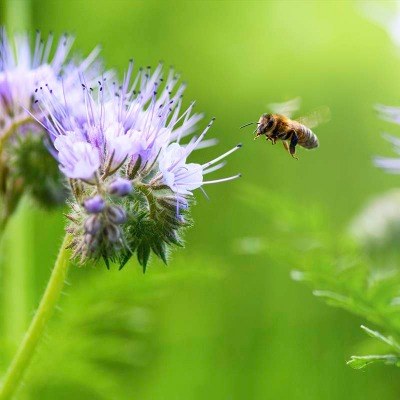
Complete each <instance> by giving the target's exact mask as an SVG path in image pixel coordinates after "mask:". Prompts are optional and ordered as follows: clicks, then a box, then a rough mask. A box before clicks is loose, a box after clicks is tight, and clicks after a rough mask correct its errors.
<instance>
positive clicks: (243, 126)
mask: <svg viewBox="0 0 400 400" xmlns="http://www.w3.org/2000/svg"><path fill="white" fill-rule="evenodd" d="M253 124H260V123H259V122H249V123H248V124H245V125H242V126H241V127H240V129H242V128H245V127H246V126H249V125H253Z"/></svg>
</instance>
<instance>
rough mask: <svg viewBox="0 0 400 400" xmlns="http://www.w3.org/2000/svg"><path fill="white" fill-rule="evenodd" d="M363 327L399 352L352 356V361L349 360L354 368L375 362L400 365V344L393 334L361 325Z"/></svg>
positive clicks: (375, 337)
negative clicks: (385, 333)
mask: <svg viewBox="0 0 400 400" xmlns="http://www.w3.org/2000/svg"><path fill="white" fill-rule="evenodd" d="M361 328H362V329H363V330H364V331H365V332H366V333H367V334H368V335H369V336H371V337H372V338H374V339H377V340H379V341H381V342H382V343H384V344H385V345H387V346H389V347H390V348H391V349H392V350H394V351H395V352H397V355H395V354H379V355H368V356H352V357H351V358H350V361H348V362H347V364H348V365H350V366H351V367H352V368H354V369H362V368H365V367H366V366H367V365H369V364H373V363H377V362H380V363H384V364H386V365H395V366H397V367H400V345H399V344H398V343H397V342H396V340H395V339H394V338H393V337H391V336H388V337H386V336H383V335H382V334H381V333H379V332H378V331H373V330H371V329H369V328H367V327H366V326H363V325H361Z"/></svg>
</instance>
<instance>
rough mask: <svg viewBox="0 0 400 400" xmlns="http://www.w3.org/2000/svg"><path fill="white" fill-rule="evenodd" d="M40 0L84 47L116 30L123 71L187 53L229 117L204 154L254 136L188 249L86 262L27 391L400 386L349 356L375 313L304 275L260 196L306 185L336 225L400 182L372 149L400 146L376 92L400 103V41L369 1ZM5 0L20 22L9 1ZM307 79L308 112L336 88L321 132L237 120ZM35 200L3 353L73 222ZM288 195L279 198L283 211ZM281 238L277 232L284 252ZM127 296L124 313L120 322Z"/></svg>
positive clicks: (253, 392)
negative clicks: (365, 7) (143, 263)
mask: <svg viewBox="0 0 400 400" xmlns="http://www.w3.org/2000/svg"><path fill="white" fill-rule="evenodd" d="M15 3H18V1H16V2H15ZM26 4H28V6H29V7H30V17H29V15H28V19H27V20H29V18H30V19H31V28H32V29H34V28H39V29H40V30H41V31H42V32H44V33H46V32H48V31H49V30H53V31H54V32H55V33H57V34H61V33H62V32H65V31H67V32H71V33H73V34H75V35H76V37H77V39H76V43H75V47H74V48H75V49H80V50H81V51H82V53H83V54H87V52H89V51H90V50H91V49H92V48H93V47H94V46H95V45H96V44H97V43H100V44H101V45H102V46H103V51H102V54H103V57H104V60H105V64H106V66H107V67H108V68H111V67H112V68H114V67H115V68H117V70H118V71H119V73H122V71H123V69H124V68H125V67H126V66H127V62H128V60H129V58H131V57H133V58H134V59H135V62H136V64H137V65H139V66H140V65H151V66H155V65H156V64H157V63H158V61H159V60H163V61H164V62H165V64H166V65H170V64H171V65H174V67H175V68H176V70H177V71H179V72H181V73H182V77H183V80H184V81H186V82H187V83H188V88H187V90H186V92H185V101H186V104H189V102H190V100H193V99H195V100H196V102H197V103H196V104H197V105H196V108H197V110H198V111H204V112H205V115H206V118H205V119H204V122H203V123H204V124H206V122H207V120H208V119H210V118H211V117H212V116H216V117H217V119H216V122H215V125H214V126H213V128H212V130H211V131H210V135H209V137H213V136H215V137H217V138H218V139H219V145H218V146H217V147H215V148H211V149H207V150H201V151H199V152H198V153H197V154H196V156H195V160H206V159H210V158H211V157H213V156H214V155H218V154H219V153H221V152H222V151H224V149H228V148H231V147H232V146H234V145H235V144H237V143H238V142H243V144H244V146H243V149H242V150H241V151H240V152H237V153H235V154H234V155H233V156H231V157H230V158H229V163H228V165H227V166H226V167H225V168H224V169H223V171H220V172H218V173H216V174H215V176H225V175H228V174H234V173H236V172H238V171H240V172H242V174H243V177H242V179H241V180H240V181H235V182H228V183H224V184H221V185H215V186H212V187H207V193H208V195H209V197H210V201H207V200H206V199H205V198H204V197H203V196H202V195H201V193H200V192H199V193H197V200H198V202H197V205H196V206H195V207H194V208H193V217H194V220H195V226H194V227H193V228H192V229H191V230H190V231H188V232H187V236H186V239H187V246H186V249H184V250H182V249H180V250H178V251H175V252H174V254H173V257H172V259H171V261H170V264H169V266H168V267H167V268H165V267H164V266H162V265H161V264H160V263H158V262H155V261H153V262H152V263H151V265H150V267H149V268H148V272H147V273H146V274H145V275H143V274H142V273H141V272H140V268H139V267H138V266H137V265H136V264H135V263H134V262H131V263H130V264H129V265H128V266H127V267H126V268H125V269H124V270H123V271H122V272H118V271H117V268H114V269H112V270H111V271H107V270H106V269H105V268H104V267H103V266H99V267H98V268H96V269H75V270H74V271H73V272H72V273H71V276H70V280H69V281H70V285H69V286H67V288H66V290H65V294H66V295H65V296H64V297H63V299H62V303H61V306H60V311H59V312H57V315H56V317H55V320H54V321H53V324H52V326H51V327H50V328H49V329H48V332H47V338H46V340H45V341H44V342H43V343H42V345H41V347H40V350H39V351H38V354H37V355H36V357H35V361H34V365H33V367H32V368H31V371H30V374H29V375H28V377H27V379H26V385H25V387H24V389H23V390H21V391H20V394H19V396H20V398H21V399H27V398H34V399H54V398H55V396H57V398H61V399H64V398H65V399H70V398H75V399H101V398H105V399H135V398H141V399H142V400H161V399H168V400H174V399H204V398H208V399H226V400H228V399H234V400H236V399H284V398H293V399H320V398H323V399H367V398H370V399H377V398H386V399H396V398H398V393H399V390H400V383H399V379H398V371H397V370H396V369H395V368H393V367H381V366H374V367H372V368H370V369H367V370H366V371H365V372H360V371H354V370H352V369H350V368H349V367H347V366H346V364H345V361H346V359H347V358H348V357H349V356H350V355H351V354H354V353H355V352H357V350H358V349H359V347H358V346H359V345H360V342H361V341H362V340H363V339H364V336H363V334H362V333H361V331H360V330H359V325H360V324H361V323H362V322H363V321H362V320H360V319H358V318H356V317H353V316H350V315H348V314H346V313H344V312H343V311H341V310H337V309H331V308H329V307H327V306H326V305H324V304H322V303H321V302H320V301H319V300H317V299H316V298H313V296H312V294H311V292H310V290H309V289H308V288H307V287H305V286H302V285H299V284H298V283H296V282H293V281H292V280H291V278H290V270H291V269H292V268H294V267H296V266H295V265H292V261H293V260H292V259H287V258H285V256H286V253H287V249H288V247H290V246H293V245H295V243H292V242H285V241H281V242H279V237H276V236H277V235H278V233H277V232H276V229H275V227H274V226H273V225H271V224H268V219H264V218H263V213H267V212H268V213H274V212H275V210H271V207H268V205H266V204H262V203H260V204H259V205H258V206H257V205H256V206H255V207H252V206H250V205H249V202H248V201H246V196H250V197H251V195H252V188H254V187H255V188H257V190H261V191H265V192H266V193H272V194H274V196H275V195H276V196H278V197H279V196H281V197H282V199H290V201H291V202H292V204H293V207H298V209H299V212H300V210H301V212H303V213H304V210H306V212H308V210H309V212H310V215H311V214H313V213H314V212H315V211H314V210H315V208H320V209H322V210H323V213H324V214H326V218H327V221H328V222H327V226H328V228H327V229H330V230H331V231H332V232H334V233H335V234H337V235H338V236H339V235H342V232H343V231H344V229H345V228H346V226H347V224H348V222H349V220H350V219H351V218H352V217H353V216H354V215H355V214H356V213H357V211H358V210H359V209H360V208H361V207H362V206H363V205H364V204H365V202H366V201H367V200H368V198H370V197H371V196H372V195H376V194H379V193H382V192H384V191H386V190H388V189H390V188H392V187H395V186H397V184H398V181H399V178H398V177H396V176H390V175H385V174H384V173H383V172H382V171H380V170H378V169H376V168H375V167H374V166H373V165H372V162H371V160H372V157H373V156H374V155H377V154H390V146H389V145H388V144H387V143H385V142H384V140H382V138H381V136H380V132H381V131H383V130H385V129H387V130H390V131H391V132H394V133H395V132H396V128H395V127H391V126H389V125H387V124H385V123H384V122H382V121H380V120H379V119H378V118H377V115H376V113H375V111H374V109H373V106H374V105H375V104H376V103H385V104H399V102H400V100H399V96H398V93H399V89H400V79H399V78H400V49H398V48H396V47H395V46H394V45H393V43H392V42H391V41H390V38H389V37H388V36H387V34H386V32H385V31H384V30H382V29H381V28H380V27H378V26H376V25H374V24H373V23H371V22H370V21H369V20H367V19H366V18H365V17H364V15H363V12H362V7H361V5H362V4H361V3H357V2H351V1H331V2H330V1H276V2H274V1H271V2H267V1H266V2H262V1H185V2H180V1H104V0H90V1H88V0H86V1H63V2H62V1H46V0H43V1H32V2H31V3H26ZM0 5H1V6H2V8H1V9H0V10H1V18H2V23H3V24H4V23H5V22H6V21H5V19H6V8H5V4H4V1H0ZM388 5H389V6H391V5H392V4H388ZM28 14H29V13H28ZM17 15H18V13H17ZM11 23H12V24H15V26H17V25H18V24H19V23H18V22H16V21H12V22H11ZM297 96H300V97H301V98H302V100H303V102H302V109H301V111H302V112H304V113H306V112H308V111H310V110H312V109H315V108H317V107H319V106H322V105H327V106H329V107H330V109H331V113H332V118H331V121H330V123H329V124H326V125H323V126H321V127H319V128H318V129H317V130H316V133H317V134H318V136H319V139H320V148H318V149H317V150H316V151H312V152H306V151H301V150H300V152H299V158H300V160H299V161H296V160H293V159H291V158H290V157H289V156H288V154H286V153H285V152H284V151H283V148H282V147H281V146H280V145H277V146H276V147H272V146H271V145H270V143H266V142H265V141H263V140H259V141H256V142H254V141H253V139H252V134H251V132H252V129H251V127H249V128H247V129H245V130H240V129H239V126H241V125H242V124H244V123H246V122H248V121H254V120H256V119H257V118H258V117H259V115H260V114H261V113H263V112H265V111H266V110H267V104H268V103H270V102H280V101H285V100H288V99H291V98H293V97H297ZM282 201H283V200H282ZM33 208H34V207H32V206H31V204H30V203H26V204H25V206H24V207H23V209H21V210H20V215H19V216H18V217H17V218H16V220H15V221H14V223H13V226H12V227H11V229H10V233H9V238H8V241H7V243H6V246H5V248H6V251H5V254H6V256H5V258H6V259H7V263H8V264H10V263H11V264H13V268H11V270H20V269H22V272H21V271H20V274H19V276H17V277H16V278H15V279H16V283H15V282H14V284H13V283H12V282H11V283H8V284H7V285H8V286H7V285H6V284H4V285H3V286H2V287H3V292H2V310H3V313H2V314H3V315H2V321H3V322H2V329H3V330H4V333H5V334H4V335H3V336H4V337H5V338H6V342H7V346H8V347H7V348H8V351H7V352H6V353H5V354H4V357H2V356H0V358H1V360H0V365H3V366H5V365H6V364H7V362H8V361H9V357H10V356H11V355H12V353H13V351H14V350H15V346H17V344H18V343H19V340H20V338H21V334H22V332H23V331H24V329H25V328H26V325H27V323H28V321H29V318H30V317H31V315H32V312H33V310H34V309H35V306H36V304H37V302H38V300H39V298H40V295H41V293H42V290H43V288H44V285H45V283H46V280H47V278H48V274H49V271H50V268H51V265H52V262H53V260H54V257H55V254H56V253H57V248H58V246H59V244H60V242H61V237H62V234H63V233H62V231H63V224H64V220H63V218H62V215H61V213H59V212H58V213H54V214H49V213H46V212H44V211H34V210H33ZM280 212H282V211H281V210H280V209H279V208H277V210H276V213H277V214H276V218H277V219H278V220H279V217H280V216H279V213H280ZM13 233H15V234H17V235H18V240H16V239H15V235H14V236H13ZM323 234H324V232H321V235H323ZM12 237H14V238H12ZM272 240H273V243H275V246H279V251H277V250H276V249H275V251H274V253H273V255H272V254H270V253H269V251H268V249H269V246H270V243H272V242H271V241H272ZM299 240H301V238H299ZM276 243H278V245H276ZM7 254H8V255H7ZM19 267H20V268H19ZM22 267H23V268H22ZM11 274H12V272H11ZM3 277H7V271H6V272H5V273H4V274H3ZM3 281H4V282H5V281H6V279H5V278H4V279H3ZM8 282H10V281H8ZM13 285H14V286H13ZM116 297H117V298H116ZM108 302H110V303H111V302H112V304H113V306H115V310H117V311H115V310H114V309H113V308H112V307H111V306H109V304H108ZM128 305H129V307H130V308H129V311H126V312H125V311H124V312H123V313H122V314H121V315H122V316H121V320H119V323H118V324H117V323H115V325H114V323H110V324H108V325H107V320H108V318H110V320H111V321H114V320H113V318H114V317H115V313H118V310H125V308H127V307H128ZM96 310H97V311H98V313H96V312H97V311H96ZM111 310H114V311H111ZM132 310H133V311H132ZM132 312H133V314H132ZM132 315H134V317H133V316H132ZM104 325H107V327H106V328H104ZM128 326H130V327H131V328H132V326H133V328H132V330H130V329H131V328H129V329H128V328H127V327H128ZM132 338H133V339H132ZM100 353H101V356H99V354H100ZM122 359H123V361H121V360H122Z"/></svg>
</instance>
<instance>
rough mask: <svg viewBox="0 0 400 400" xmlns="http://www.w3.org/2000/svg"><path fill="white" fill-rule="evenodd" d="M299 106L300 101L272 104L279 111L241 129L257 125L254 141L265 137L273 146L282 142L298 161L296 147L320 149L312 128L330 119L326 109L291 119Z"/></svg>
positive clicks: (263, 116) (262, 116)
mask: <svg viewBox="0 0 400 400" xmlns="http://www.w3.org/2000/svg"><path fill="white" fill-rule="evenodd" d="M298 105H299V99H294V100H291V101H289V102H286V103H281V104H279V103H276V104H271V105H270V107H271V108H272V109H274V110H275V111H277V112H276V113H270V114H263V115H261V117H260V119H259V120H258V122H250V123H249V124H246V125H243V126H242V127H241V128H244V127H245V126H249V125H251V124H257V125H258V126H257V129H256V130H255V132H254V133H256V136H255V138H254V139H258V138H259V137H260V136H262V135H265V137H266V139H267V141H268V140H269V141H271V142H272V144H275V143H276V142H277V141H279V140H280V141H282V143H283V146H284V148H285V149H286V150H287V151H288V152H289V154H290V155H291V156H292V157H293V158H295V159H298V158H297V156H296V146H297V145H299V146H301V147H304V148H306V149H315V148H316V147H318V146H319V141H318V138H317V136H316V135H315V133H314V132H313V131H312V130H311V128H313V127H315V126H317V125H319V124H320V123H321V122H323V121H326V120H327V119H328V118H329V109H327V108H326V107H325V108H321V109H318V110H316V111H314V112H313V113H311V114H310V115H308V116H306V117H302V118H299V119H297V120H294V119H291V118H290V116H291V114H292V112H294V111H295V110H296V109H297V108H298ZM284 114H286V115H284Z"/></svg>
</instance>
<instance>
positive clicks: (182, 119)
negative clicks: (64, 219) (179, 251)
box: [39, 62, 240, 268]
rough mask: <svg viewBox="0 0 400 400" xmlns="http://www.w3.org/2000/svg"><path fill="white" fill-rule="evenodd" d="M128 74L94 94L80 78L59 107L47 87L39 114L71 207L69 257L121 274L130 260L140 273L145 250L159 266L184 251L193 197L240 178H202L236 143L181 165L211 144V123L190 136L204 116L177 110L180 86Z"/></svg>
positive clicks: (157, 76) (147, 73)
mask: <svg viewBox="0 0 400 400" xmlns="http://www.w3.org/2000/svg"><path fill="white" fill-rule="evenodd" d="M132 71H133V63H132V62H131V63H130V65H129V69H128V71H127V73H126V75H125V77H124V79H123V81H122V84H121V85H118V84H117V83H111V82H109V80H107V79H106V78H105V77H103V78H102V79H100V80H99V81H98V82H97V84H96V85H95V86H94V87H91V86H89V85H88V84H87V83H86V81H85V78H84V77H83V76H82V81H81V83H80V85H81V98H80V99H78V100H77V99H74V102H70V98H69V93H68V91H66V90H65V93H64V96H63V99H64V100H63V101H60V100H59V98H58V97H57V96H55V95H54V92H52V89H51V86H50V85H48V86H46V90H44V91H43V92H42V97H41V98H40V101H39V106H40V109H41V111H42V113H43V115H44V116H45V117H44V120H43V121H42V122H41V123H42V125H43V127H45V128H46V129H47V131H48V133H49V137H50V139H51V141H52V143H53V151H54V153H55V155H56V158H57V160H58V162H59V165H60V169H61V171H62V172H63V174H64V175H65V176H66V178H68V179H69V181H70V186H71V188H72V193H73V195H74V199H75V202H73V203H72V211H71V213H70V215H69V218H70V220H71V221H72V223H71V225H70V227H69V231H70V232H71V233H72V235H73V238H74V240H73V244H72V246H73V248H74V255H75V256H77V257H80V258H81V260H82V261H83V262H84V261H86V260H87V259H94V260H96V259H98V258H103V259H104V260H105V261H106V263H107V265H108V262H109V260H112V261H113V260H115V261H117V262H119V264H120V266H121V267H122V266H123V265H124V264H125V263H126V262H127V261H128V260H129V258H130V257H131V256H132V254H133V253H135V252H136V255H137V258H138V260H139V262H140V263H141V264H142V265H143V267H144V268H145V267H146V264H147V261H148V259H149V256H150V253H151V251H152V252H153V253H155V254H156V255H157V256H159V257H160V258H161V259H163V260H164V261H165V262H166V260H167V252H168V249H169V247H170V246H171V245H182V239H181V231H182V229H183V228H184V227H186V226H188V225H189V223H190V220H189V218H188V209H189V206H190V202H191V198H192V196H193V191H194V190H195V189H198V188H202V187H203V186H204V185H206V184H212V183H218V182H223V181H227V180H232V179H235V178H237V177H238V176H239V175H234V176H231V177H228V178H222V179H216V180H208V181H207V180H205V175H206V174H208V173H211V172H213V171H215V170H217V169H219V168H220V167H222V166H223V165H224V163H223V159H224V158H225V157H226V156H228V155H229V154H231V153H233V152H234V151H236V150H237V149H238V148H239V147H240V145H238V146H235V147H234V148H233V149H231V150H230V151H228V152H227V153H225V154H223V155H221V156H219V157H217V158H216V159H214V160H211V161H209V162H206V163H204V164H197V163H191V162H188V159H189V158H190V155H191V154H192V153H193V152H194V151H195V150H196V149H199V148H201V147H205V146H208V145H211V144H214V142H213V141H207V140H204V137H205V135H206V133H207V131H208V130H209V128H210V127H211V125H212V122H213V121H211V122H210V124H208V126H207V127H206V128H205V129H204V130H203V132H201V133H200V134H199V135H198V136H191V135H192V134H193V133H194V132H195V129H196V124H197V123H198V122H199V120H200V119H201V115H199V114H195V113H193V105H194V104H193V103H192V104H191V105H190V107H189V108H188V109H187V110H186V111H184V112H181V107H182V93H183V91H184V86H183V85H178V77H177V76H176V75H175V74H174V73H173V71H170V72H169V74H168V76H167V79H166V80H165V81H164V80H163V78H162V67H161V66H158V67H157V68H156V69H155V71H154V72H153V73H151V70H150V68H149V67H148V68H147V69H144V70H143V69H141V70H140V71H139V73H138V74H137V76H136V77H135V78H134V79H131V76H132ZM72 104H73V105H74V106H73V107H72V106H71V105H72ZM82 105H84V112H83V111H82ZM190 136H191V138H190V139H188V137H190ZM99 198H101V199H102V200H103V201H104V204H105V206H104V209H102V210H101V211H100V212H99V213H98V214H96V215H94V213H93V212H92V211H91V210H90V209H89V208H88V204H91V202H93V201H94V199H96V201H95V202H96V204H97V202H98V201H99ZM88 202H89V203H88Z"/></svg>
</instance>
